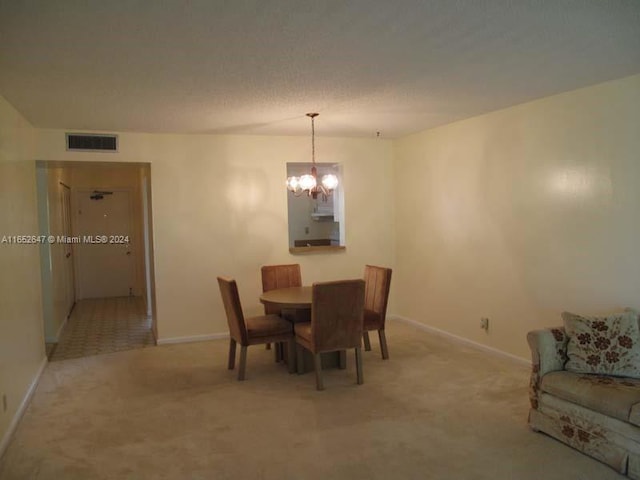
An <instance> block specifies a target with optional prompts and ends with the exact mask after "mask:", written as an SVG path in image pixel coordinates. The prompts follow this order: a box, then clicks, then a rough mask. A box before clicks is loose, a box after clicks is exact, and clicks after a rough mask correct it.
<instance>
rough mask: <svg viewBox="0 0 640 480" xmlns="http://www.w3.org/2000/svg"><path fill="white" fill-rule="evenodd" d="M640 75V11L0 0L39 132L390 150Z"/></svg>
mask: <svg viewBox="0 0 640 480" xmlns="http://www.w3.org/2000/svg"><path fill="white" fill-rule="evenodd" d="M639 72H640V1H638V0H562V1H557V0H536V1H534V0H511V1H508V0H438V1H427V0H415V1H409V0H396V1H389V0H352V1H343V0H324V1H322V0H314V1H307V0H269V1H265V0H227V1H225V0H218V1H211V0H210V1H206V0H201V1H190V2H187V1H177V0H165V1H152V0H147V1H144V0H124V1H116V0H109V1H104V0H84V1H80V0H78V1H71V0H57V1H51V0H32V1H22V0H20V1H16V0H0V95H2V96H4V97H5V98H6V99H7V100H8V101H9V102H10V103H11V104H12V105H13V106H14V107H16V108H17V109H18V110H19V111H20V112H21V113H22V114H23V115H24V116H25V117H26V118H27V119H29V121H31V123H32V124H33V125H35V126H37V127H48V128H64V129H89V130H119V131H141V132H182V133H247V134H308V133H309V129H310V127H309V120H308V118H306V117H305V116H304V114H305V113H306V112H310V111H317V112H320V114H321V115H320V117H318V119H317V120H316V130H317V133H318V135H340V136H375V135H376V132H377V131H380V132H381V136H382V137H387V138H390V137H398V136H401V135H405V134H409V133H413V132H416V131H420V130H424V129H426V128H429V127H433V126H436V125H441V124H445V123H449V122H452V121H455V120H459V119H462V118H467V117H471V116H474V115H478V114H480V113H484V112H488V111H492V110H497V109H500V108H504V107H507V106H511V105H514V104H518V103H522V102H525V101H528V100H532V99H535V98H540V97H544V96H548V95H552V94H555V93H560V92H564V91H567V90H572V89H576V88H579V87H583V86H587V85H592V84H595V83H599V82H602V81H606V80H610V79H615V78H620V77H624V76H627V75H631V74H635V73H639Z"/></svg>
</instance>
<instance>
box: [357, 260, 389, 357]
mask: <svg viewBox="0 0 640 480" xmlns="http://www.w3.org/2000/svg"><path fill="white" fill-rule="evenodd" d="M364 281H365V283H366V288H365V295H364V322H363V325H362V329H363V333H362V337H363V339H364V349H365V350H366V351H370V350H371V341H370V340H369V332H370V331H372V330H377V331H378V339H379V340H380V352H381V353H382V358H383V359H384V360H387V359H388V358H389V349H388V348H387V337H386V335H385V333H384V325H385V320H386V317H387V302H388V300H389V287H390V286H391V269H390V268H385V267H376V266H373V265H366V266H365V267H364Z"/></svg>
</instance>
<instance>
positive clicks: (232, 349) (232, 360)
mask: <svg viewBox="0 0 640 480" xmlns="http://www.w3.org/2000/svg"><path fill="white" fill-rule="evenodd" d="M235 366H236V341H235V340H234V339H233V338H232V339H231V340H229V370H233V369H234V368H235Z"/></svg>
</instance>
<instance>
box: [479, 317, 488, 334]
mask: <svg viewBox="0 0 640 480" xmlns="http://www.w3.org/2000/svg"><path fill="white" fill-rule="evenodd" d="M480 328H481V329H483V330H486V331H489V319H488V318H487V317H482V318H481V319H480Z"/></svg>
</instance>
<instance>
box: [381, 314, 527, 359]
mask: <svg viewBox="0 0 640 480" xmlns="http://www.w3.org/2000/svg"><path fill="white" fill-rule="evenodd" d="M387 318H390V319H392V320H398V321H401V322H404V323H408V324H409V325H413V326H414V327H417V328H419V329H420V330H424V331H425V332H429V333H433V334H435V335H439V336H441V337H446V338H449V339H451V340H453V341H455V342H458V343H463V344H465V345H468V346H470V347H473V348H475V349H477V350H482V351H484V352H487V353H491V354H493V355H499V356H501V357H506V358H508V359H510V360H512V361H514V362H517V363H519V364H520V365H526V366H527V367H530V366H531V360H527V359H525V358H522V357H518V356H517V355H513V354H512V353H508V352H505V351H503V350H498V349H497V348H493V347H489V346H488V345H483V344H482V343H478V342H474V341H473V340H469V339H468V338H464V337H460V336H458V335H454V334H453V333H450V332H447V331H446V330H441V329H439V328H436V327H432V326H431V325H426V324H424V323H421V322H418V321H416V320H413V319H411V318H407V317H403V316H401V315H387Z"/></svg>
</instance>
